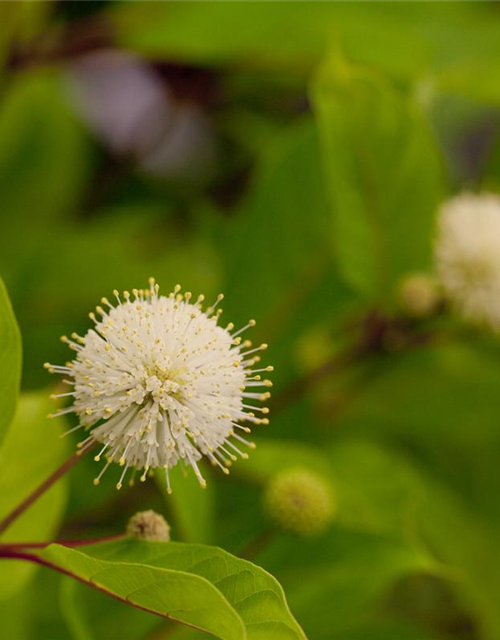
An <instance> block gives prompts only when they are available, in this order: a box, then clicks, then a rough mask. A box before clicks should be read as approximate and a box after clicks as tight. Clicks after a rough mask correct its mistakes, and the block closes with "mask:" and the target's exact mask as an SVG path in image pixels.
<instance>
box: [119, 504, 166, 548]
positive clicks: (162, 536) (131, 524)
mask: <svg viewBox="0 0 500 640" xmlns="http://www.w3.org/2000/svg"><path fill="white" fill-rule="evenodd" d="M127 535H128V536H129V537H130V538H137V539H138V540H148V541H149V542H168V541H169V540H170V526H169V525H168V523H167V521H166V520H165V518H164V517H163V516H160V515H159V514H158V513H156V512H155V511H152V510H151V509H150V510H149V511H139V513H136V514H135V515H134V516H132V517H131V518H130V520H129V521H128V524H127Z"/></svg>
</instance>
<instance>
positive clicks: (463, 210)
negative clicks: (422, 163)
mask: <svg viewBox="0 0 500 640" xmlns="http://www.w3.org/2000/svg"><path fill="white" fill-rule="evenodd" d="M438 224H439V226H438V236H437V242H436V263H437V270H438V274H439V277H440V280H441V283H442V285H443V288H444V291H445V294H446V296H447V298H449V300H450V301H451V303H452V304H453V305H454V306H455V308H456V309H457V310H458V311H459V312H460V313H461V314H462V315H463V317H464V318H466V319H468V320H471V321H473V322H476V323H482V324H486V325H489V326H490V327H491V328H492V329H496V330H498V329H500V197H499V196H497V195H494V194H490V193H483V194H480V195H475V194H472V193H463V194H461V195H459V196H457V197H454V198H452V199H451V200H449V201H448V202H446V203H445V204H444V205H443V207H442V208H441V211H440V214H439V223H438Z"/></svg>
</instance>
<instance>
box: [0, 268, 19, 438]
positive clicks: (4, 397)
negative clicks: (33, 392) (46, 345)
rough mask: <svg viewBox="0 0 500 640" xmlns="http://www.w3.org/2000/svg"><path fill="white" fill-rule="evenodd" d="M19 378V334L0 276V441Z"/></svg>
mask: <svg viewBox="0 0 500 640" xmlns="http://www.w3.org/2000/svg"><path fill="white" fill-rule="evenodd" d="M20 380H21V336H20V333H19V328H18V326H17V322H16V318H15V317H14V312H13V310H12V306H11V304H10V300H9V296H8V295H7V291H6V289H5V285H4V284H3V282H2V279H1V278H0V443H1V442H2V440H3V438H4V435H5V432H6V429H7V427H8V426H9V424H10V421H11V420H12V416H13V415H14V411H15V408H16V403H17V397H18V393H19V384H20Z"/></svg>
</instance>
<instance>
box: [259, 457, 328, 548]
mask: <svg viewBox="0 0 500 640" xmlns="http://www.w3.org/2000/svg"><path fill="white" fill-rule="evenodd" d="M264 505H265V509H266V512H267V514H268V516H269V517H270V518H271V520H272V521H273V522H274V523H275V524H276V525H278V526H279V527H280V528H282V529H284V530H285V531H289V532H291V533H295V534H297V535H300V536H315V535H319V534H321V533H323V531H325V530H326V528H327V527H328V525H329V524H330V523H331V521H332V519H333V516H334V514H335V499H334V493H333V487H332V485H331V483H330V482H329V481H328V480H327V479H326V478H324V477H323V476H321V475H319V474H317V473H314V472H313V471H310V470H309V469H306V468H291V469H286V470H285V471H282V472H280V473H278V474H276V475H275V476H274V477H273V478H271V480H270V481H269V483H268V485H267V487H266V489H265V494H264Z"/></svg>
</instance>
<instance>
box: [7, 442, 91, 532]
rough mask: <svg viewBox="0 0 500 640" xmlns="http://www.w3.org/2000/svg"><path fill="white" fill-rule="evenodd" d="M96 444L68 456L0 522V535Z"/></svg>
mask: <svg viewBox="0 0 500 640" xmlns="http://www.w3.org/2000/svg"><path fill="white" fill-rule="evenodd" d="M96 444H97V443H96V442H95V441H94V442H91V443H90V444H89V445H87V446H86V447H84V448H83V449H80V450H79V451H77V452H76V453H74V454H73V455H72V456H70V457H69V458H68V459H67V460H66V462H63V464H62V465H61V466H60V467H59V468H58V469H56V470H55V471H54V473H52V474H51V475H50V476H49V477H48V478H47V479H46V480H44V482H42V484H41V485H39V486H38V487H37V488H36V489H35V490H34V491H33V492H32V493H30V495H29V496H28V497H27V498H25V500H23V501H22V502H21V503H20V504H19V505H17V507H16V508H15V509H13V510H12V511H11V512H10V513H9V514H8V515H7V516H6V517H5V518H4V519H3V520H2V521H1V522H0V535H1V534H2V533H3V532H4V531H5V530H6V529H8V528H9V527H10V525H11V524H12V523H13V522H15V521H16V520H17V519H18V518H19V516H21V515H22V514H23V513H24V512H25V511H26V509H28V508H29V507H30V506H31V505H32V504H33V503H34V502H36V501H37V500H38V498H40V497H41V496H42V495H43V494H44V493H45V492H46V491H47V489H50V487H51V486H52V485H53V484H54V483H55V482H57V480H59V478H61V477H62V476H63V475H64V474H65V473H67V472H68V471H69V470H70V469H72V468H73V467H74V466H75V465H76V464H77V462H79V461H80V460H81V458H82V456H84V455H85V454H87V453H88V452H89V451H91V450H92V449H93V448H94V447H95V445H96Z"/></svg>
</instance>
